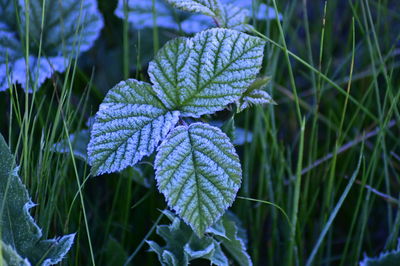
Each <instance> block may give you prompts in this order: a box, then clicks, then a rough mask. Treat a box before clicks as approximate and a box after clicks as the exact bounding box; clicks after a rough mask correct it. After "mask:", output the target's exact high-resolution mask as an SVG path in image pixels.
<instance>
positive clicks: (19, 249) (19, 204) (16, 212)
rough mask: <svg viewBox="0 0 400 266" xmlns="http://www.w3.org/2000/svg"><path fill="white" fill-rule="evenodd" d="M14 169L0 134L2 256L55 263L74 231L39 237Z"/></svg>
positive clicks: (40, 235)
mask: <svg viewBox="0 0 400 266" xmlns="http://www.w3.org/2000/svg"><path fill="white" fill-rule="evenodd" d="M17 172H18V167H16V166H15V162H14V156H13V155H12V154H11V152H10V150H9V148H8V146H7V144H6V142H5V141H4V138H3V137H2V136H1V135H0V206H1V208H0V225H1V244H2V251H3V254H2V256H3V259H5V261H6V262H9V263H10V265H20V264H13V262H20V263H21V265H31V264H33V265H37V264H39V265H53V264H57V263H59V262H60V261H61V260H62V259H63V258H64V256H65V254H67V252H68V251H69V249H70V248H71V246H72V243H73V241H74V238H75V234H71V235H66V236H63V237H61V238H56V239H49V240H41V238H42V231H41V230H40V228H39V227H38V226H37V224H36V223H35V221H34V220H33V218H32V216H31V215H30V214H29V209H30V208H32V207H33V206H34V204H33V202H32V201H31V200H30V198H29V195H28V191H27V190H26V188H25V186H24V185H23V184H22V183H21V180H20V179H19V177H18V173H17ZM21 260H23V261H21Z"/></svg>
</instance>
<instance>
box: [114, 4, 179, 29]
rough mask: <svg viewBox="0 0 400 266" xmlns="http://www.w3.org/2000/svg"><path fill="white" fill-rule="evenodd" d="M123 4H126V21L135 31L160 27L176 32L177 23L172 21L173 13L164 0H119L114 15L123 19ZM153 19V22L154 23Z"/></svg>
mask: <svg viewBox="0 0 400 266" xmlns="http://www.w3.org/2000/svg"><path fill="white" fill-rule="evenodd" d="M124 2H126V7H127V12H128V21H129V23H130V24H131V25H132V27H134V28H135V29H138V30H142V29H144V28H152V27H155V26H157V27H162V28H168V29H174V30H178V23H177V22H176V21H175V20H174V16H173V12H172V11H171V9H170V8H169V7H168V6H167V5H166V4H165V2H164V0H155V1H154V12H153V1H152V0H119V1H118V5H117V9H116V10H115V12H114V14H115V15H116V16H117V17H119V18H120V19H125V13H124ZM154 19H155V21H154Z"/></svg>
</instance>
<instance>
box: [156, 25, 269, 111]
mask: <svg viewBox="0 0 400 266" xmlns="http://www.w3.org/2000/svg"><path fill="white" fill-rule="evenodd" d="M184 40H186V43H185V41H184ZM263 52H264V41H263V40H261V39H260V38H257V37H252V36H250V35H247V34H244V33H241V32H238V31H235V30H228V29H211V30H207V31H203V32H201V33H198V34H196V35H195V36H194V37H193V38H190V39H178V40H173V41H172V42H170V43H168V44H167V45H165V46H164V47H163V48H162V49H161V50H160V51H159V53H158V54H157V56H156V58H155V60H154V61H153V62H151V63H150V68H149V74H150V78H151V80H152V82H153V84H154V87H155V91H156V93H157V95H158V97H159V98H160V99H162V100H163V102H164V104H165V105H166V106H168V107H169V108H175V109H177V110H180V111H181V113H182V115H183V116H191V117H200V116H201V115H204V114H212V113H214V112H216V111H220V110H222V109H224V108H225V107H226V105H228V104H229V103H232V102H235V101H237V100H238V99H239V98H240V96H241V95H242V93H243V92H245V91H246V89H247V87H248V86H249V85H250V84H251V83H252V82H253V81H254V80H255V79H256V75H257V73H258V72H259V70H260V68H261V64H262V58H263ZM165 81H168V82H165Z"/></svg>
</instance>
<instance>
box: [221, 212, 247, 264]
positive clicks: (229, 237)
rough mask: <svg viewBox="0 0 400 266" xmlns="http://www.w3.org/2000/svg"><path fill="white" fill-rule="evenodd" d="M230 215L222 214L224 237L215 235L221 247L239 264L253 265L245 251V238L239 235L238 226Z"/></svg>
mask: <svg viewBox="0 0 400 266" xmlns="http://www.w3.org/2000/svg"><path fill="white" fill-rule="evenodd" d="M231 216H232V215H229V214H228V215H224V217H223V218H222V223H223V226H224V228H225V231H226V238H222V237H217V238H218V239H219V240H220V241H221V242H222V245H223V247H224V248H225V249H226V250H227V251H228V252H229V253H230V254H231V255H232V256H233V257H234V258H235V260H236V261H237V262H238V264H239V265H241V266H247V265H253V263H252V261H251V258H250V256H249V254H248V253H247V251H246V242H247V240H246V239H243V238H242V237H240V235H239V227H238V225H237V224H236V223H235V221H234V220H232V218H230V217H231Z"/></svg>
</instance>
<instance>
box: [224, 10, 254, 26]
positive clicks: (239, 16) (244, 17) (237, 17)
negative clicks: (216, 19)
mask: <svg viewBox="0 0 400 266" xmlns="http://www.w3.org/2000/svg"><path fill="white" fill-rule="evenodd" d="M222 11H223V12H222V23H223V24H222V25H221V26H222V27H224V28H227V29H233V30H238V31H246V27H251V26H250V25H248V24H247V22H248V20H249V15H250V10H249V9H245V8H241V7H238V6H236V5H234V4H226V5H223V6H222Z"/></svg>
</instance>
